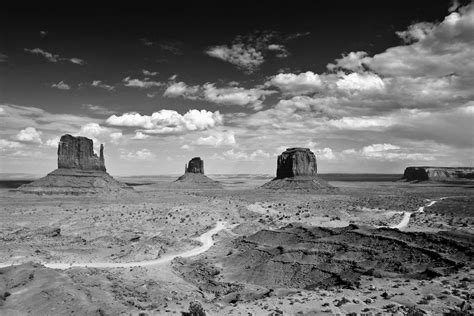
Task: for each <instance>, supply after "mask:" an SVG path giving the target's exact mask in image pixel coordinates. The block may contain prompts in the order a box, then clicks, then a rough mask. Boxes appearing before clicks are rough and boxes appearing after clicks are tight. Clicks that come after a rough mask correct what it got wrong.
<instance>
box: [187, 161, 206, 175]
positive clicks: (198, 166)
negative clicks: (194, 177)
mask: <svg viewBox="0 0 474 316" xmlns="http://www.w3.org/2000/svg"><path fill="white" fill-rule="evenodd" d="M184 173H201V174H204V161H203V160H202V159H201V158H200V157H194V158H193V159H191V160H190V161H189V163H188V164H187V165H185V167H184Z"/></svg>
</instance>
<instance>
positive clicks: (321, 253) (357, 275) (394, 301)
mask: <svg viewBox="0 0 474 316" xmlns="http://www.w3.org/2000/svg"><path fill="white" fill-rule="evenodd" d="M81 146H82V147H81ZM59 148H60V149H64V148H77V149H78V151H77V152H76V151H74V150H59V151H58V169H57V170H56V171H54V172H52V173H51V174H50V175H48V176H46V177H45V178H42V179H39V180H36V181H34V182H32V183H29V184H24V185H22V186H20V187H19V188H17V189H3V190H1V195H2V198H1V212H0V214H1V237H0V238H1V240H2V249H1V251H0V266H1V269H0V280H1V281H2V282H1V283H0V284H1V286H2V288H1V290H0V291H1V293H2V300H1V306H0V310H1V312H2V314H5V315H23V314H57V315H64V314H70V313H77V314H84V315H117V314H133V315H162V314H181V313H183V312H184V313H187V312H188V310H189V307H190V306H194V307H195V308H197V307H196V306H198V307H199V308H202V309H203V310H204V311H205V313H206V315H267V314H271V315H278V314H283V315H321V314H328V315H333V314H342V315H349V314H353V315H378V314H400V315H423V314H443V313H446V314H449V313H451V314H453V315H454V314H456V315H460V314H469V313H471V312H472V305H471V304H472V291H473V287H474V283H473V282H472V280H473V279H472V278H473V277H474V275H473V271H474V270H473V260H472V259H473V251H474V238H473V229H474V226H473V225H474V217H473V214H474V209H473V205H474V203H473V202H474V191H473V188H474V185H473V184H471V183H469V181H468V182H465V181H464V182H461V183H459V184H452V183H448V184H446V183H443V182H439V181H438V182H434V181H431V182H430V181H422V182H416V181H410V182H406V181H403V180H400V179H399V181H393V180H392V181H387V180H386V181H380V179H378V178H380V176H374V177H373V179H372V181H371V179H370V176H368V175H365V176H360V180H359V181H357V176H355V175H352V177H353V178H352V179H351V181H331V176H328V177H327V180H323V179H322V178H321V177H320V176H318V175H317V162H316V157H315V155H314V154H313V153H312V152H311V151H310V150H308V149H304V148H290V149H288V150H286V151H285V152H284V153H283V154H282V155H280V156H279V158H278V162H277V177H276V178H274V179H273V180H272V178H269V177H264V176H261V177H252V176H240V178H238V179H235V177H232V176H227V177H224V176H221V177H218V178H219V182H217V181H214V180H211V179H210V178H208V177H206V176H205V175H204V162H203V160H201V159H200V158H197V157H196V158H193V159H192V160H191V161H190V163H189V165H187V166H186V168H185V175H184V176H181V177H179V178H178V179H176V180H175V181H172V180H170V179H169V178H166V177H158V176H157V177H146V178H139V177H131V178H121V179H119V180H120V182H119V181H117V180H114V179H112V178H111V179H112V180H110V181H109V182H106V184H103V183H102V182H101V181H99V182H98V181H95V182H94V181H93V183H99V184H100V185H91V184H90V183H91V182H90V181H89V180H88V181H86V182H84V181H85V180H84V179H89V178H90V177H91V176H94V177H96V176H98V175H102V173H106V172H105V170H106V169H105V165H104V163H103V158H102V159H101V161H102V162H101V166H103V167H101V168H97V167H96V165H94V164H93V163H90V162H91V161H92V162H94V161H96V160H95V159H96V156H95V154H94V153H93V150H92V151H90V149H92V141H90V140H87V139H86V138H74V137H71V136H70V135H65V136H63V137H62V138H61V142H60V145H59ZM68 161H69V162H71V161H74V162H75V164H72V165H71V164H67V163H65V162H68ZM469 171H470V170H469ZM83 173H86V176H84V174H83ZM58 174H61V177H62V178H61V180H58V179H57V178H58ZM97 174H98V175H97ZM108 177H110V176H108ZM341 177H342V176H341V175H339V177H333V178H335V179H336V180H338V178H339V180H340V178H341ZM386 177H389V176H386ZM392 177H394V178H395V176H392ZM373 180H376V181H373ZM382 180H383V179H382ZM58 181H59V182H58ZM112 181H113V182H112ZM58 183H59V184H58ZM117 183H121V185H117ZM125 183H128V185H125ZM265 183H266V184H265ZM56 186H60V187H61V191H60V192H58V190H57V188H56ZM85 186H88V188H87V190H85V188H84V187H85ZM33 189H34V190H33ZM196 315H197V314H196Z"/></svg>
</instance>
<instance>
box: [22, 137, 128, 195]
mask: <svg viewBox="0 0 474 316" xmlns="http://www.w3.org/2000/svg"><path fill="white" fill-rule="evenodd" d="M124 189H131V188H130V187H128V186H127V185H125V184H124V183H121V182H119V181H117V180H115V179H114V178H112V177H111V176H110V175H109V174H108V173H107V172H106V168H105V162H104V146H103V145H101V146H100V155H99V156H97V155H96V154H95V153H94V144H93V141H92V140H91V139H89V138H86V137H81V136H79V137H74V136H71V135H63V136H62V137H61V140H60V141H59V145H58V169H56V170H54V171H53V172H51V173H49V174H48V175H46V177H43V178H41V179H38V180H36V181H34V182H32V183H29V184H24V185H22V186H21V187H19V188H18V190H19V191H21V192H24V193H35V194H39V195H45V194H71V195H82V194H102V193H113V192H123V190H124Z"/></svg>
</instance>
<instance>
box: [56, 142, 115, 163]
mask: <svg viewBox="0 0 474 316" xmlns="http://www.w3.org/2000/svg"><path fill="white" fill-rule="evenodd" d="M58 168H63V169H82V170H101V171H106V169H105V162H104V145H102V144H101V145H100V156H99V157H97V155H96V154H95V153H94V143H93V141H92V139H89V138H87V137H82V136H78V137H74V136H71V135H69V134H66V135H63V136H61V140H60V141H59V146H58Z"/></svg>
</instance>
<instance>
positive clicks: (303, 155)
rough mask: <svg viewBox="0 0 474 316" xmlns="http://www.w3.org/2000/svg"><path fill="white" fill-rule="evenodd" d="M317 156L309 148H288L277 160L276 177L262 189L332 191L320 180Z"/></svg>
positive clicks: (332, 188)
mask: <svg viewBox="0 0 474 316" xmlns="http://www.w3.org/2000/svg"><path fill="white" fill-rule="evenodd" d="M317 173H318V164H317V161H316V155H315V154H314V153H313V152H312V151H311V150H310V149H309V148H287V149H286V150H285V151H284V152H283V153H282V154H281V155H279V156H278V159H277V172H276V177H275V178H274V179H273V180H271V181H270V182H267V183H265V184H264V185H263V186H262V188H264V189H272V190H297V191H332V190H335V188H334V187H332V186H331V185H329V184H328V183H327V182H326V181H324V180H323V179H321V178H319V177H318V175H317Z"/></svg>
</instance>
